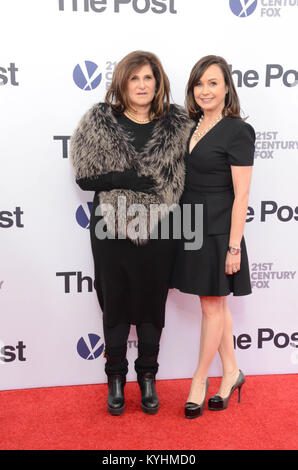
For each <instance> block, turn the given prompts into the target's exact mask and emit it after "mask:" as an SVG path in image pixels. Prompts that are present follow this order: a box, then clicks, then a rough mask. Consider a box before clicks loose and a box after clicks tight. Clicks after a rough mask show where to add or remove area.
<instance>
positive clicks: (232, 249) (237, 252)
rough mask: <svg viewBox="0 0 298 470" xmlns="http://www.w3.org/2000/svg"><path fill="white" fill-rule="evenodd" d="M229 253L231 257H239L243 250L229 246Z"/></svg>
mask: <svg viewBox="0 0 298 470" xmlns="http://www.w3.org/2000/svg"><path fill="white" fill-rule="evenodd" d="M228 252H229V253H230V254H231V255H238V254H239V253H240V252H241V248H240V247H239V246H229V248H228Z"/></svg>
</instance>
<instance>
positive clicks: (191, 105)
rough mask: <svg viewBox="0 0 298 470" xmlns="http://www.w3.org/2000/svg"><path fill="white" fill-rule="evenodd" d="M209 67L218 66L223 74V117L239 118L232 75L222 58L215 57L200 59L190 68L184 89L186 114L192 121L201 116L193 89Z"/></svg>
mask: <svg viewBox="0 0 298 470" xmlns="http://www.w3.org/2000/svg"><path fill="white" fill-rule="evenodd" d="M210 65H218V66H219V67H220V69H221V71H222V73H223V76H224V80H225V84H226V86H227V88H228V93H227V94H226V97H225V106H224V109H223V112H222V114H223V116H231V117H237V118H240V117H241V116H240V103H239V98H238V95H237V92H236V88H235V85H234V82H233V78H232V74H231V71H230V68H229V65H228V63H227V62H226V61H225V59H223V58H222V57H219V56H216V55H207V56H205V57H202V59H200V60H199V61H198V62H197V63H196V64H195V65H194V66H193V68H192V71H191V72H190V76H189V79H188V84H187V89H186V100H185V106H186V108H187V111H188V114H189V116H190V117H191V118H192V119H198V118H199V117H200V116H201V115H202V113H203V112H202V109H201V108H200V106H199V105H198V104H197V103H196V101H195V99H194V95H193V89H194V87H195V86H196V85H197V83H198V82H199V80H200V78H201V77H202V75H203V73H204V72H205V71H206V70H207V68H208V67H210Z"/></svg>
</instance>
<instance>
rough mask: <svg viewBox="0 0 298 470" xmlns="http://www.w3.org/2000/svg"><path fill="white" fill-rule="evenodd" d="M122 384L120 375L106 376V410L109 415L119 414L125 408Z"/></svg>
mask: <svg viewBox="0 0 298 470" xmlns="http://www.w3.org/2000/svg"><path fill="white" fill-rule="evenodd" d="M124 385H125V383H124V382H123V377H122V376H121V375H110V376H109V377H108V386H109V393H108V402H107V405H108V411H109V413H110V414H111V415H114V416H119V415H121V414H122V413H123V411H124V409H125V401H124Z"/></svg>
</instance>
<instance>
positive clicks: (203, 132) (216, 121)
mask: <svg viewBox="0 0 298 470" xmlns="http://www.w3.org/2000/svg"><path fill="white" fill-rule="evenodd" d="M221 118H222V114H221V113H220V114H219V115H218V116H217V118H216V119H215V120H214V121H212V122H211V124H210V126H208V127H207V128H206V129H205V130H204V131H202V132H200V131H199V127H200V125H201V124H202V122H203V120H204V116H201V117H200V120H199V122H198V124H197V127H196V129H195V131H194V133H193V136H194V138H195V140H196V141H198V140H199V138H200V137H202V136H203V135H205V134H207V132H208V131H210V129H212V127H214V126H215V124H217V123H218V122H219V121H220V120H221Z"/></svg>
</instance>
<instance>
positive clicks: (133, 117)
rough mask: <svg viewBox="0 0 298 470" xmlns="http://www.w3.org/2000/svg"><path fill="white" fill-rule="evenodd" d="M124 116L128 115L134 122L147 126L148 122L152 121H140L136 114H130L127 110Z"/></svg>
mask: <svg viewBox="0 0 298 470" xmlns="http://www.w3.org/2000/svg"><path fill="white" fill-rule="evenodd" d="M124 114H126V115H127V116H129V117H130V118H132V119H133V120H134V121H136V122H138V123H140V124H146V123H148V122H151V121H152V119H149V118H147V119H138V118H137V117H136V116H135V115H134V114H132V113H130V112H129V111H128V110H127V109H126V110H125V111H124Z"/></svg>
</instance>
